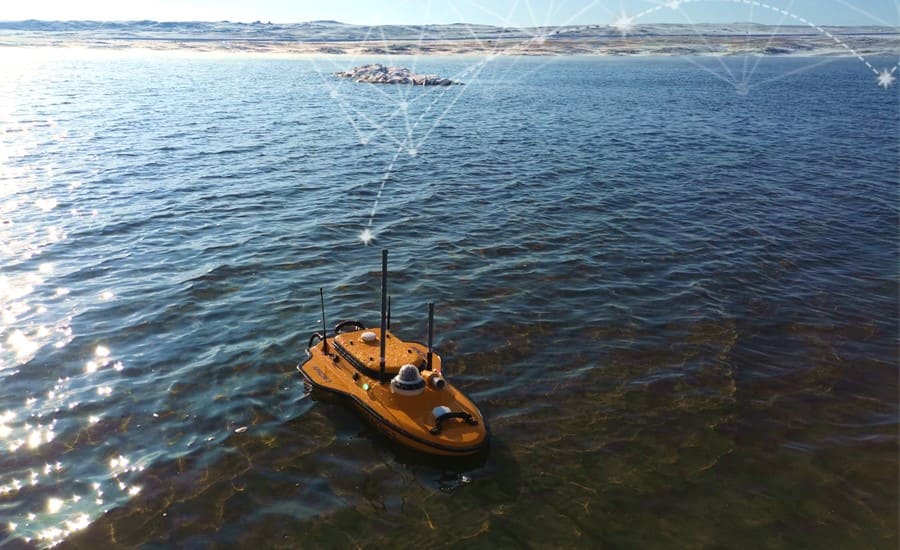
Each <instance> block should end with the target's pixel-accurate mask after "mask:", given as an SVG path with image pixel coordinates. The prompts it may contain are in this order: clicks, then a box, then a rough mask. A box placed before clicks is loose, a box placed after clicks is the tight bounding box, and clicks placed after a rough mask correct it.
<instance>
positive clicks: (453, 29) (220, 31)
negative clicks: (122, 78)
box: [0, 21, 900, 56]
mask: <svg viewBox="0 0 900 550" xmlns="http://www.w3.org/2000/svg"><path fill="white" fill-rule="evenodd" d="M748 25H749V24H743V25H742V24H732V25H726V26H722V25H695V26H685V25H649V26H643V27H636V28H635V29H633V32H631V33H630V34H628V35H626V36H623V35H621V34H620V33H619V32H618V31H616V30H615V29H611V28H609V27H601V26H588V27H564V28H558V29H555V30H553V31H552V32H550V31H547V32H544V30H543V29H506V28H497V27H469V26H460V25H447V26H425V27H414V28H413V27H402V26H385V27H376V28H366V27H358V26H352V25H344V24H342V23H337V22H310V23H302V24H293V25H281V26H278V25H267V24H243V23H228V22H221V23H156V22H124V23H116V22H40V21H37V22H2V21H0V48H12V47H15V48H22V47H27V48H58V47H77V48H88V49H94V50H124V49H133V48H140V49H142V50H156V51H172V50H185V51H193V52H237V53H258V54H282V55H285V54H287V55H348V56H384V55H481V56H490V55H524V56H542V55H543V56H563V55H606V56H621V55H865V56H870V55H900V29H898V28H892V27H841V28H826V29H822V28H810V27H805V26H794V27H766V26H753V27H750V26H748ZM376 36H377V37H378V39H377V40H376V39H373V37H376Z"/></svg>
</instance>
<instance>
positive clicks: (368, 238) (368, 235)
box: [359, 227, 375, 246]
mask: <svg viewBox="0 0 900 550" xmlns="http://www.w3.org/2000/svg"><path fill="white" fill-rule="evenodd" d="M359 240H361V241H362V242H363V244H364V245H366V246H369V243H371V242H372V241H374V240H375V234H374V233H372V231H371V230H369V228H368V227H367V228H365V229H363V231H362V233H360V234H359Z"/></svg>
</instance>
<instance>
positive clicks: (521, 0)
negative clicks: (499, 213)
mask: <svg viewBox="0 0 900 550" xmlns="http://www.w3.org/2000/svg"><path fill="white" fill-rule="evenodd" d="M779 10H784V11H786V12H788V14H787V15H786V14H784V13H782V12H780V11H779ZM623 15H624V16H629V17H635V16H639V17H636V18H635V21H634V22H635V23H637V24H640V23H690V22H693V23H701V22H703V23H726V22H745V21H752V22H756V23H766V24H786V25H787V24H802V23H800V22H799V21H798V19H797V18H804V19H806V20H808V21H810V22H811V23H815V24H818V25H891V26H898V25H900V1H898V0H760V1H756V0H477V1H476V0H134V1H131V0H74V1H73V0H3V5H2V7H0V20H6V21H16V20H23V19H44V20H84V19H92V20H118V21H121V20H140V19H152V20H157V21H223V20H229V21H241V22H253V21H257V20H259V21H263V22H267V21H272V22H275V23H296V22H302V21H312V20H318V19H332V20H337V21H341V22H344V23H356V24H366V25H372V24H424V23H484V24H489V25H509V26H543V25H546V26H556V25H564V24H576V25H579V24H609V23H612V22H614V21H616V20H618V19H620V18H621V17H622V16H623ZM795 16H796V17H795Z"/></svg>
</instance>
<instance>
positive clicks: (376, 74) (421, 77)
mask: <svg viewBox="0 0 900 550" xmlns="http://www.w3.org/2000/svg"><path fill="white" fill-rule="evenodd" d="M334 74H335V75H337V76H340V77H343V78H353V79H355V80H356V81H357V82H367V83H369V84H412V85H414V86H452V85H454V84H462V83H461V82H454V81H453V80H450V79H449V78H441V77H439V76H438V75H434V74H416V73H414V72H412V71H410V70H409V69H407V68H406V67H393V66H391V67H385V66H384V65H382V64H381V63H372V64H369V65H360V66H359V67H354V68H352V69H350V70H348V71H339V72H336V73H334Z"/></svg>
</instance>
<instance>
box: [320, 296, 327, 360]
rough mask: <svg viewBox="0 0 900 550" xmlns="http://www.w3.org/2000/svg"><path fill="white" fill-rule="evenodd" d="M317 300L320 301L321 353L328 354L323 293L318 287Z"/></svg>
mask: <svg viewBox="0 0 900 550" xmlns="http://www.w3.org/2000/svg"><path fill="white" fill-rule="evenodd" d="M319 299H321V300H322V352H323V353H326V354H327V353H328V323H327V322H326V321H325V291H324V290H322V287H319Z"/></svg>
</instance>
